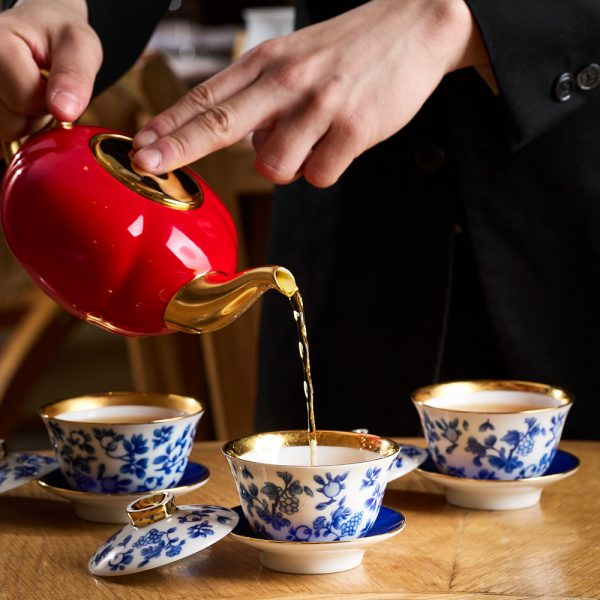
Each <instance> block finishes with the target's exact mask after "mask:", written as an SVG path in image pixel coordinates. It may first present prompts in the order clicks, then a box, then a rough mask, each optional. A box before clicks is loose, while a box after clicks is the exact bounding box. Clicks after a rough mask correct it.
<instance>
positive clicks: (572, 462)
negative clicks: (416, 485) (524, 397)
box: [417, 450, 579, 510]
mask: <svg viewBox="0 0 600 600" xmlns="http://www.w3.org/2000/svg"><path fill="white" fill-rule="evenodd" d="M577 469H579V459H578V458H577V457H576V456H575V455H574V454H570V453H569V452H565V451H564V450H557V451H556V455H555V456H554V459H553V460H552V463H551V464H550V467H549V468H548V470H547V471H546V472H545V473H544V474H543V475H540V476H539V477H529V478H526V479H515V480H513V481H505V480H504V481H501V480H498V479H468V478H465V477H453V476H452V475H445V474H443V473H439V472H438V470H437V469H436V467H435V465H434V463H433V461H432V460H431V458H428V459H427V460H426V461H425V462H424V463H423V464H422V465H421V466H420V467H419V468H418V469H417V473H419V475H421V476H423V477H425V479H429V480H431V481H434V482H435V483H437V484H439V485H441V486H442V487H443V488H444V493H445V496H446V500H447V501H448V502H449V503H450V504H453V505H454V506H460V507H462V508H476V509H479V510H512V509H516V508H527V507H528V506H533V505H534V504H537V503H538V502H539V501H540V497H541V495H542V490H543V489H544V488H545V487H546V486H548V485H551V484H552V483H556V482H557V481H561V480H562V479H565V478H566V477H569V476H570V475H573V473H575V472H576V471H577Z"/></svg>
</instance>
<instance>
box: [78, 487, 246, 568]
mask: <svg viewBox="0 0 600 600" xmlns="http://www.w3.org/2000/svg"><path fill="white" fill-rule="evenodd" d="M127 512H128V515H129V517H130V519H131V520H132V523H131V524H130V525H127V526H125V527H124V528H123V529H121V530H119V531H117V532H116V533H115V534H114V535H112V536H111V537H110V538H109V539H108V540H106V542H105V543H104V544H103V545H102V546H101V547H100V548H99V549H98V550H97V551H96V552H95V553H94V555H93V556H92V557H91V558H90V560H89V562H88V570H89V571H90V573H92V575H101V576H114V575H129V574H131V573H137V572H140V571H147V570H148V569H153V568H155V567H161V566H163V565H166V564H168V563H171V562H174V561H176V560H180V559H182V558H186V557H187V556H190V555H192V554H195V553H196V552H199V551H200V550H203V549H204V548H207V547H208V546H210V545H212V544H214V543H215V542H217V541H219V540H220V539H222V538H223V537H225V536H226V535H227V534H228V533H229V532H231V531H232V530H233V528H234V527H235V526H236V525H237V523H238V520H239V517H238V515H237V513H236V512H235V511H233V510H231V509H228V508H224V507H221V506H212V505H188V506H179V507H178V506H176V505H175V502H174V499H173V495H172V494H171V493H167V492H159V493H155V494H148V495H146V496H142V497H141V498H138V499H137V500H136V501H135V502H132V503H131V504H130V505H129V506H128V507H127ZM146 522H147V524H145V523H146ZM136 523H137V525H136Z"/></svg>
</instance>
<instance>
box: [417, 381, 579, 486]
mask: <svg viewBox="0 0 600 600" xmlns="http://www.w3.org/2000/svg"><path fill="white" fill-rule="evenodd" d="M412 400H413V403H414V405H415V406H416V408H417V410H418V412H419V416H420V419H421V425H422V427H423V432H424V434H425V437H426V439H427V444H428V447H429V453H430V456H431V458H432V460H433V462H434V463H435V465H436V467H437V469H438V470H439V471H440V472H442V473H445V474H447V475H452V476H455V477H468V478H473V479H503V480H513V479H522V478H526V477H537V476H539V475H542V474H543V473H544V472H545V471H546V470H547V469H548V467H549V466H550V464H551V462H552V459H553V458H554V455H555V454H556V449H557V447H558V442H559V441H560V436H561V434H562V430H563V427H564V424H565V420H566V417H567V414H568V412H569V410H570V408H571V406H572V398H571V397H570V396H569V395H568V394H567V393H566V392H565V391H564V390H561V389H559V388H555V387H552V386H548V385H545V384H541V383H534V382H527V381H513V380H482V381H457V382H450V383H443V384H439V385H432V386H427V387H424V388H420V389H418V390H416V391H415V392H414V394H413V396H412Z"/></svg>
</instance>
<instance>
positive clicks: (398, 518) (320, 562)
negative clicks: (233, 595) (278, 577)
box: [229, 506, 406, 575]
mask: <svg viewBox="0 0 600 600" xmlns="http://www.w3.org/2000/svg"><path fill="white" fill-rule="evenodd" d="M232 510H234V511H235V512H236V513H237V514H238V515H239V518H240V520H239V522H238V524H237V526H236V528H235V529H234V530H233V531H232V532H231V533H230V534H229V535H230V536H231V537H232V538H233V539H234V540H236V541H237V542H239V543H240V544H244V545H245V546H249V547H251V548H254V549H256V550H258V551H259V557H260V562H261V563H262V565H263V566H265V567H267V568H268V569H271V570H273V571H281V572H282V573H299V574H303V575H319V574H323V573H338V572H340V571H348V570H350V569H353V568H354V567H357V566H358V565H360V563H361V562H362V559H363V557H364V554H365V550H366V549H367V548H368V547H369V546H372V545H374V544H379V543H381V542H384V541H385V540H388V539H390V538H391V537H394V536H395V535H398V534H399V533H400V532H401V531H402V530H403V529H404V526H405V525H406V518H405V517H404V515H403V514H402V513H401V512H399V511H397V510H395V509H393V508H390V507H388V506H382V507H381V509H380V511H379V514H378V515H377V518H376V520H375V523H373V526H372V527H371V528H370V529H369V531H368V532H367V534H366V535H365V536H364V537H361V538H357V539H353V540H340V541H324V542H300V541H293V542H291V541H290V542H287V541H283V540H268V539H264V538H260V537H258V536H257V534H256V533H254V531H252V529H251V528H250V525H249V523H248V521H247V520H246V517H245V516H244V513H243V511H242V508H241V506H234V507H233V509H232Z"/></svg>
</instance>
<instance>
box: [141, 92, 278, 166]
mask: <svg viewBox="0 0 600 600" xmlns="http://www.w3.org/2000/svg"><path fill="white" fill-rule="evenodd" d="M265 87H266V86H265V85H263V84H262V82H261V81H260V80H258V81H257V82H256V83H255V84H253V85H250V86H249V87H247V88H245V89H243V90H241V91H240V92H239V93H238V94H235V95H234V96H232V97H230V98H228V99H227V100H226V101H225V102H221V103H219V104H215V105H213V106H211V107H209V108H208V109H206V110H204V111H203V112H200V114H197V115H196V116H195V117H194V118H192V119H190V120H189V121H187V122H186V123H184V124H183V125H182V126H181V127H179V128H176V129H174V130H173V131H171V132H170V133H169V134H167V135H165V136H163V137H160V138H158V139H157V140H156V141H154V142H153V143H152V144H150V145H148V146H146V147H144V148H142V149H141V150H138V151H137V152H136V153H135V155H134V157H133V160H134V162H135V163H136V164H137V165H138V166H139V167H140V168H141V169H143V170H145V171H148V172H149V173H155V174H160V173H165V172H167V171H172V170H173V169H176V168H179V167H181V166H183V165H186V164H189V163H191V162H193V161H195V160H198V159H199V158H202V157H203V156H206V155H207V154H210V153H211V152H215V151H216V150H220V149H221V148H225V147H227V146H231V145H232V144H235V143H236V142H238V141H240V140H241V139H243V138H244V137H245V136H246V135H248V134H249V133H251V132H252V131H255V130H256V129H259V128H261V127H264V126H265V124H266V123H268V122H270V121H271V120H272V119H273V118H274V117H275V116H276V115H277V114H279V113H281V112H282V111H284V110H286V109H287V108H288V101H286V100H285V99H282V98H281V97H280V96H279V95H278V94H275V93H268V92H269V90H265Z"/></svg>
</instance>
